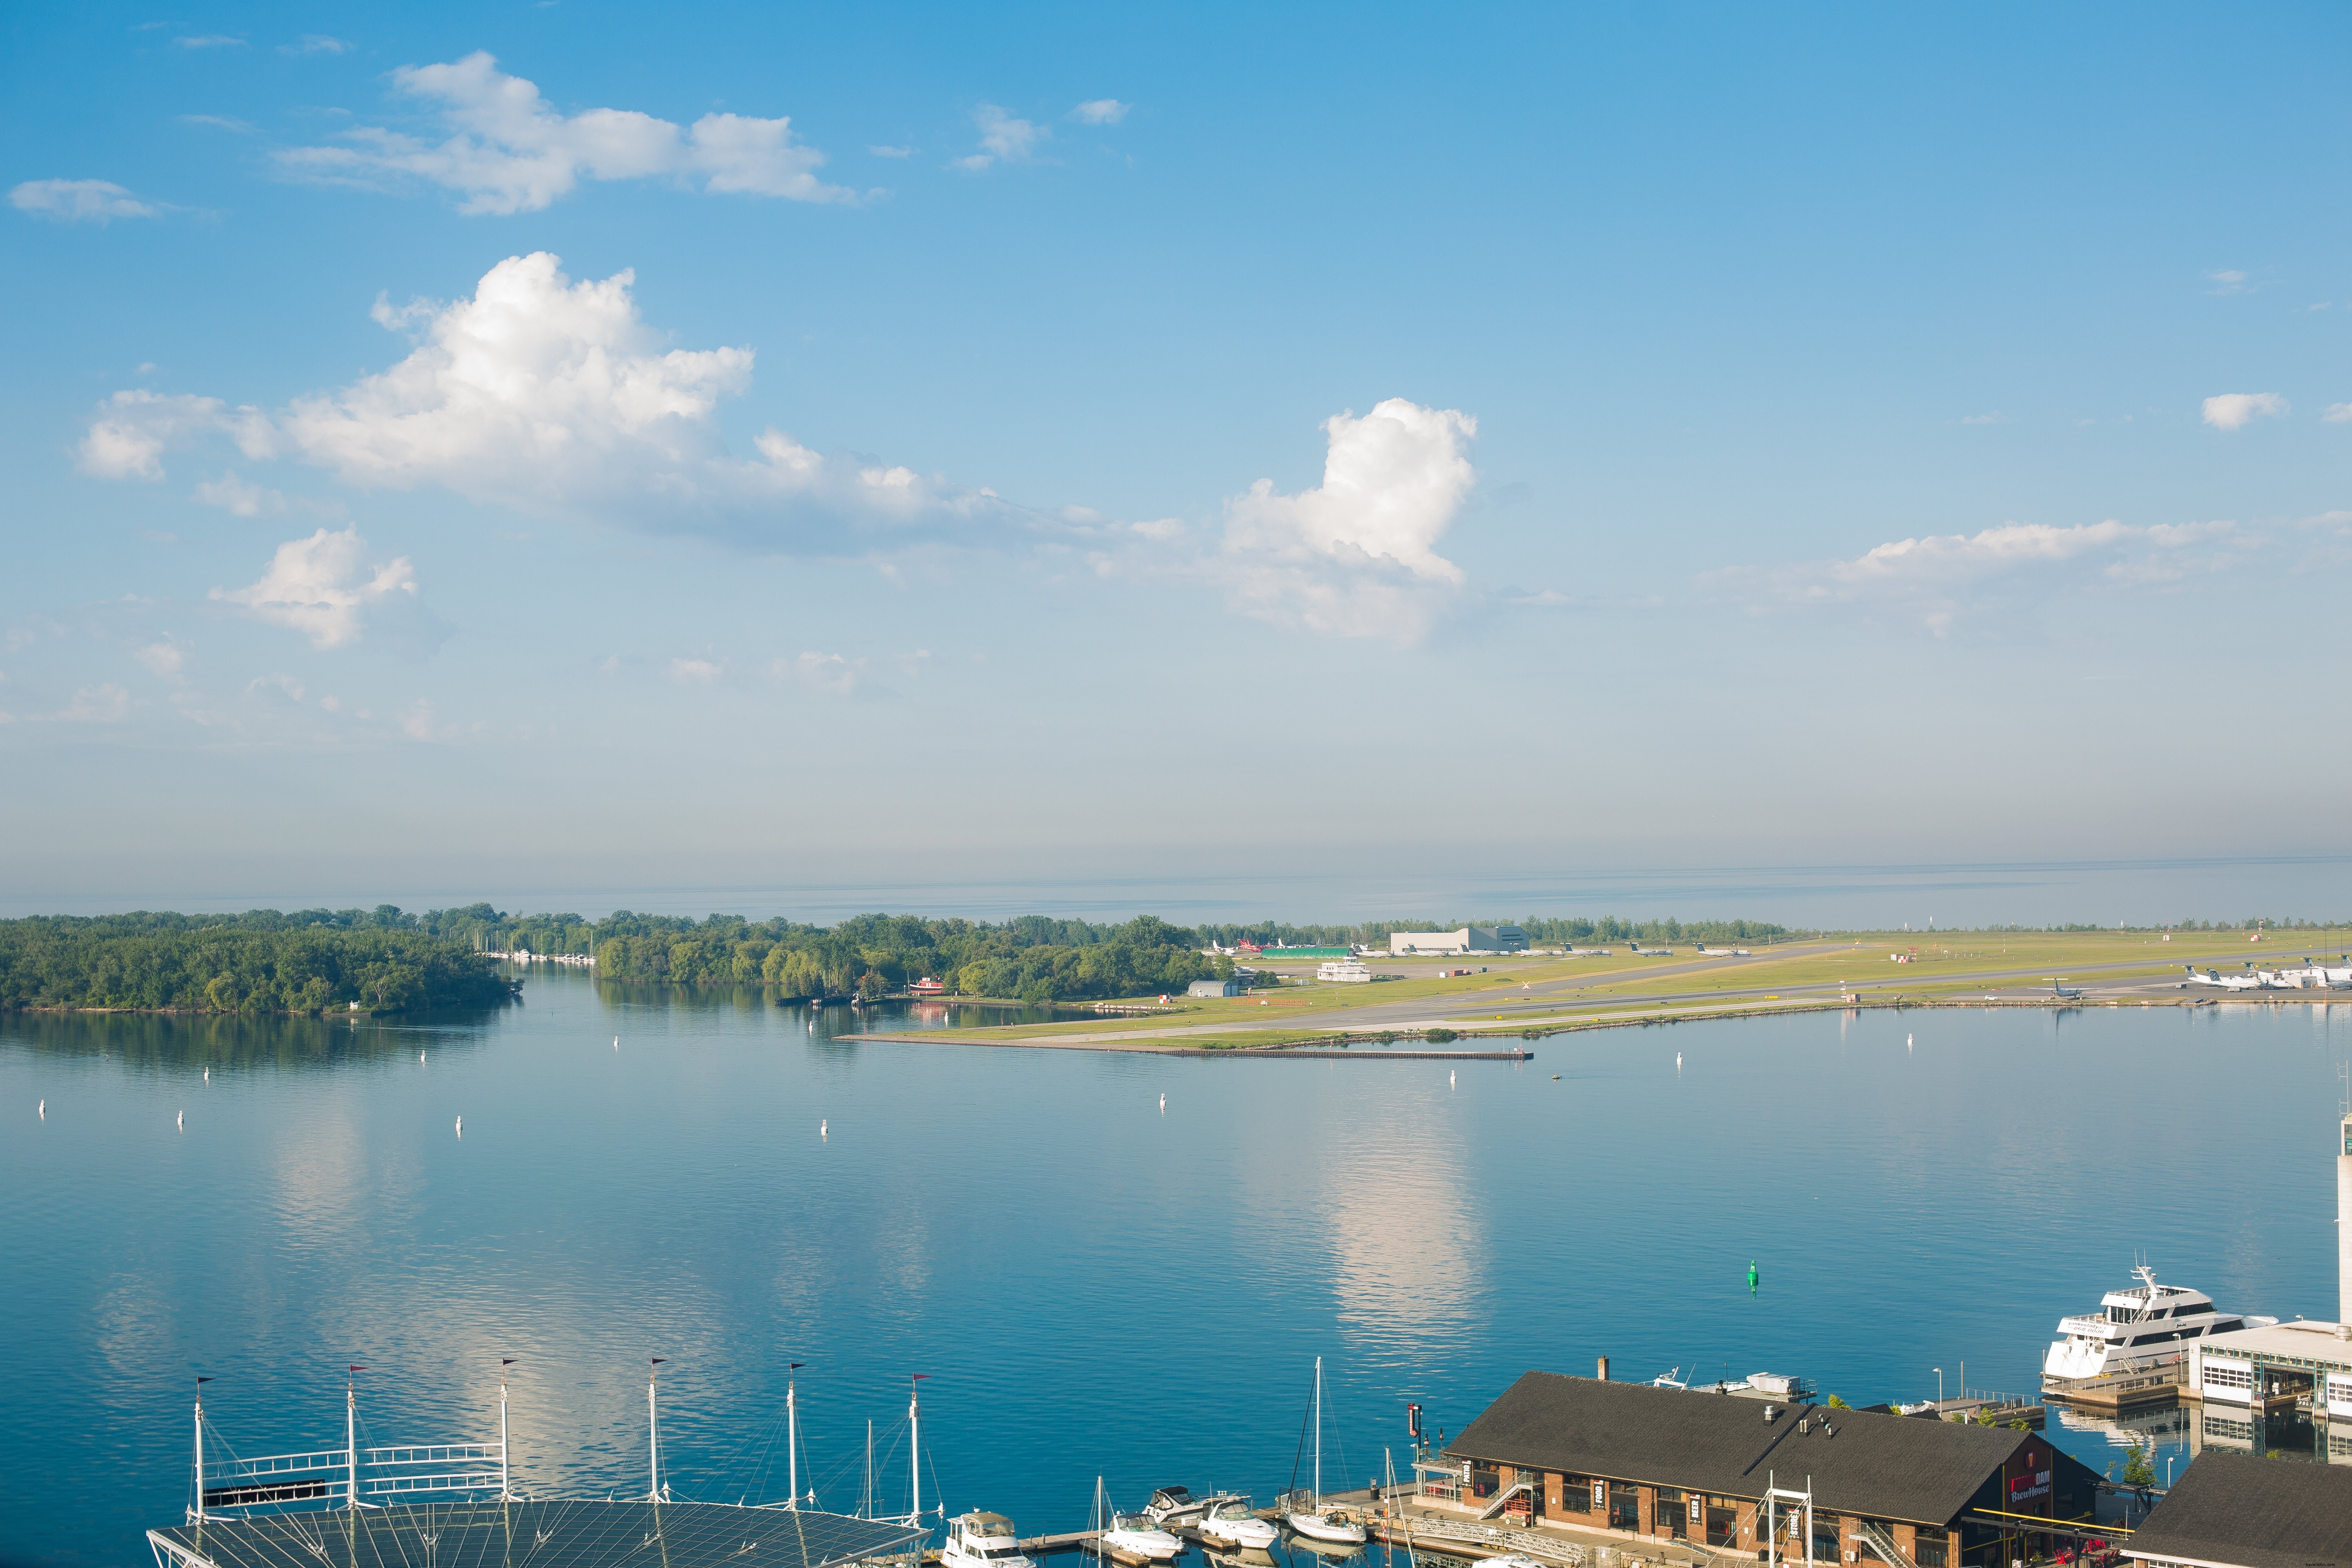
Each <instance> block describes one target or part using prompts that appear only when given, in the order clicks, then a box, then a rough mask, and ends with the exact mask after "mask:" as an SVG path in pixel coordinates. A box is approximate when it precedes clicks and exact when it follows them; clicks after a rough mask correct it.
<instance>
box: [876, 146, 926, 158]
mask: <svg viewBox="0 0 2352 1568" xmlns="http://www.w3.org/2000/svg"><path fill="white" fill-rule="evenodd" d="M866 151H867V152H868V153H873V154H874V156H876V157H877V158H911V157H913V156H914V155H915V149H914V148H912V147H868V148H867V149H866Z"/></svg>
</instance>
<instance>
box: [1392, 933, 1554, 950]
mask: <svg viewBox="0 0 2352 1568" xmlns="http://www.w3.org/2000/svg"><path fill="white" fill-rule="evenodd" d="M1527 945H1528V933H1527V932H1526V931H1522V930H1521V929H1520V928H1519V927H1517V926H1464V927H1462V928H1461V929H1460V930H1458V931H1391V932H1390V933H1389V952H1391V953H1392V954H1394V953H1408V952H1525V951H1526V950H1527Z"/></svg>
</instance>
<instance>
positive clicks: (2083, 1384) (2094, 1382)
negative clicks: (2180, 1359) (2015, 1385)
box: [2042, 1363, 2189, 1415]
mask: <svg viewBox="0 0 2352 1568" xmlns="http://www.w3.org/2000/svg"><path fill="white" fill-rule="evenodd" d="M2188 1383H2189V1368H2188V1365H2187V1364H2186V1363H2175V1364H2173V1365H2171V1366H2158V1367H2138V1368H2135V1369H2134V1370H2132V1371H2129V1372H2111V1373H2106V1374H2105V1375H2104V1376H2100V1377H2051V1378H2044V1379H2043V1380H2042V1398H2043V1399H2044V1400H2046V1401H2048V1402H2049V1403H2050V1404H2053V1405H2069V1406H2071V1407H2073V1408H2074V1409H2077V1410H2095V1411H2097V1412H2099V1413H2101V1414H2102V1415H2123V1414H2124V1413H2126V1412H2127V1411H2131V1412H2137V1411H2143V1410H2167V1409H2169V1408H2171V1407H2172V1406H2173V1405H2178V1404H2179V1403H2180V1401H2181V1398H2182V1395H2183V1394H2184V1392H2185V1390H2186V1388H2187V1386H2188Z"/></svg>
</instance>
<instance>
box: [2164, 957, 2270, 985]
mask: <svg viewBox="0 0 2352 1568" xmlns="http://www.w3.org/2000/svg"><path fill="white" fill-rule="evenodd" d="M2180 967H2181V969H2182V970H2183V971H2185V972H2186V973H2187V974H2188V976H2189V978H2188V979H2186V980H2184V981H2182V982H2181V984H2183V985H2184V986H2187V985H2218V986H2220V987H2221V989H2222V990H2224V991H2260V990H2261V989H2262V988H2263V985H2264V984H2266V982H2265V981H2264V980H2263V977H2262V976H2261V975H2259V974H2251V973H2250V974H2224V973H2221V971H2219V970H2215V969H2209V970H2207V971H2206V972H2205V973H2202V974H2200V973H2197V966H2196V965H2195V964H2193V963H2184V964H2182V965H2181V966H2180Z"/></svg>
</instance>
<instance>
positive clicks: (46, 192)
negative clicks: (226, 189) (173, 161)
mask: <svg viewBox="0 0 2352 1568" xmlns="http://www.w3.org/2000/svg"><path fill="white" fill-rule="evenodd" d="M8 204H9V205H11V206H13V207H15V208H16V210H17V211H18V212H20V213H30V214H31V215H32V216H35V217H45V218H47V219H49V220H50V221H51V222H53V223H94V224H100V225H104V224H110V223H112V222H113V221H114V220H115V219H116V218H119V217H154V216H157V215H158V214H159V213H160V212H161V211H162V209H161V208H160V207H158V206H157V205H155V204H154V203H152V202H150V201H143V200H142V199H141V198H140V197H138V196H135V195H131V193H130V192H129V191H126V190H124V189H123V188H122V187H121V185H118V184H115V183H114V182H113V181H112V180H26V182H25V183H24V184H20V185H17V186H15V187H14V188H12V189H11V190H10V191H9V192H8Z"/></svg>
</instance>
